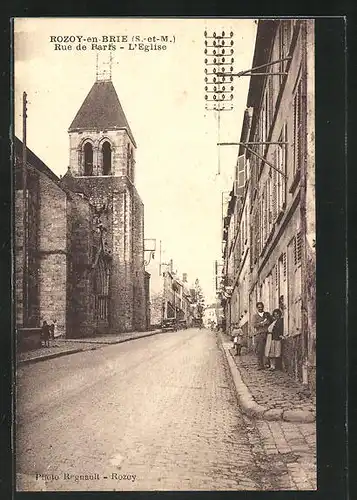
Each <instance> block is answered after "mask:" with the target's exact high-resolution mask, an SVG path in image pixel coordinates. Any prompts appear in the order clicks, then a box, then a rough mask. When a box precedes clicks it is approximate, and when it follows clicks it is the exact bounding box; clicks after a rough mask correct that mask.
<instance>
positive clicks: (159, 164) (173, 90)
mask: <svg viewBox="0 0 357 500" xmlns="http://www.w3.org/2000/svg"><path fill="white" fill-rule="evenodd" d="M13 28H14V65H13V67H14V137H13V152H14V155H13V156H14V158H13V163H14V164H13V168H14V200H15V201H14V203H15V211H14V224H15V240H14V266H15V271H14V272H15V274H14V287H15V290H14V297H15V306H14V311H15V323H16V346H17V347H16V357H17V363H16V415H15V428H14V431H15V444H16V491H19V492H23V491H24V492H29V491H53V492H57V491H164V490H166V491H196V490H206V491H228V490H230V491H238V490H240V491H248V490H249V491H269V490H270V491H272V490H275V491H281V490H294V491H298V490H316V487H317V486H316V484H317V483H316V475H317V472H316V403H315V394H316V381H315V379H316V313H315V310H316V270H315V267H316V256H315V241H316V221H315V57H314V50H315V30H314V20H313V19H301V18H299V19H297V18H296V19H294V18H292V19H288V18H267V19H248V18H209V19H208V18H207V19H205V18H187V19H185V18H166V19H165V18H153V19H150V18H85V17H83V18H36V17H32V18H30V17H29V18H20V17H18V18H15V19H14V25H13Z"/></svg>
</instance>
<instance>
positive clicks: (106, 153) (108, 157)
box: [102, 141, 112, 175]
mask: <svg viewBox="0 0 357 500" xmlns="http://www.w3.org/2000/svg"><path fill="white" fill-rule="evenodd" d="M102 164H103V175H110V173H111V169H112V150H111V147H110V144H109V142H107V141H105V142H104V143H103V146H102Z"/></svg>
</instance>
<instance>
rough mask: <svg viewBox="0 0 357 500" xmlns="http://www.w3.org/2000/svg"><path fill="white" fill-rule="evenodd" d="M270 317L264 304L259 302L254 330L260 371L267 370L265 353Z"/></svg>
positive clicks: (254, 320)
mask: <svg viewBox="0 0 357 500" xmlns="http://www.w3.org/2000/svg"><path fill="white" fill-rule="evenodd" d="M269 317H270V315H269V316H268V314H267V313H266V312H265V311H264V304H263V302H257V312H256V313H255V314H254V315H253V328H254V331H255V352H256V355H257V361H258V370H263V369H264V368H265V363H264V362H265V359H264V351H265V344H266V339H267V334H268V326H269V325H270V322H271V321H270V319H269Z"/></svg>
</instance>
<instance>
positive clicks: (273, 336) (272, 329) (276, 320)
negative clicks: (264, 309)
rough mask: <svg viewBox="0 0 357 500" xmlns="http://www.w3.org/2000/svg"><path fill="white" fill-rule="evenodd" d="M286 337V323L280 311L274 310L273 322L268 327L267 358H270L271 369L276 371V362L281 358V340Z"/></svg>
mask: <svg viewBox="0 0 357 500" xmlns="http://www.w3.org/2000/svg"><path fill="white" fill-rule="evenodd" d="M283 335H284V321H283V318H282V312H281V310H280V309H274V311H273V322H272V323H271V324H270V325H269V327H268V338H267V343H266V349H265V356H266V357H268V358H269V361H270V368H269V370H271V371H274V370H275V368H276V360H277V359H278V358H280V356H281V339H282V338H283Z"/></svg>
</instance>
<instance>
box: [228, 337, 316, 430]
mask: <svg viewBox="0 0 357 500" xmlns="http://www.w3.org/2000/svg"><path fill="white" fill-rule="evenodd" d="M220 342H221V346H222V350H223V352H224V354H225V356H226V359H227V361H228V365H229V368H230V371H231V374H232V378H233V382H234V385H235V388H236V392H237V396H238V402H239V405H240V406H241V408H242V410H243V412H244V413H245V414H246V415H248V416H249V417H253V418H256V419H259V420H280V421H284V422H295V423H305V424H306V423H311V422H314V421H315V415H314V414H313V413H312V412H311V411H308V410H283V409H282V408H269V407H267V406H262V405H260V404H258V403H257V402H256V401H255V400H254V398H253V396H252V395H251V393H250V391H249V389H248V386H247V385H246V384H245V383H244V382H243V379H242V376H241V374H240V371H239V369H238V367H237V365H236V364H235V362H234V360H233V357H232V354H231V353H230V352H229V350H228V347H226V346H225V345H224V344H223V342H222V338H221V337H220Z"/></svg>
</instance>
